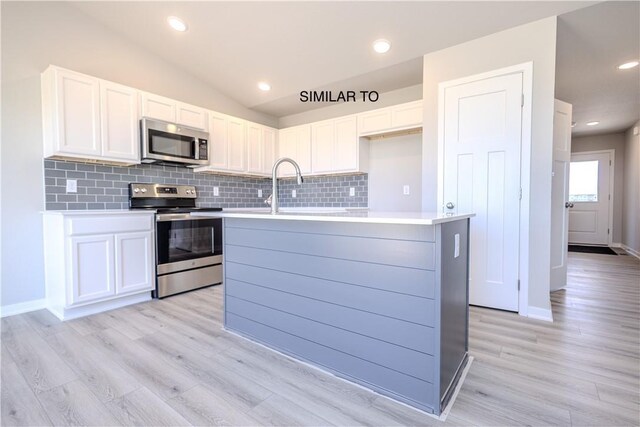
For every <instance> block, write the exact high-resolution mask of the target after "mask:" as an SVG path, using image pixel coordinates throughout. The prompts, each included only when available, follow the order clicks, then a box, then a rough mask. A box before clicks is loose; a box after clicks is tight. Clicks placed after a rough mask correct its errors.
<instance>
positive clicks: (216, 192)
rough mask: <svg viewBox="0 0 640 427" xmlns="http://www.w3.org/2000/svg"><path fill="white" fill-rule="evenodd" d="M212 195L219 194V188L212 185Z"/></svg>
mask: <svg viewBox="0 0 640 427" xmlns="http://www.w3.org/2000/svg"><path fill="white" fill-rule="evenodd" d="M213 195H214V196H219V195H220V188H218V187H213Z"/></svg>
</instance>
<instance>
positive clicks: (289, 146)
mask: <svg viewBox="0 0 640 427" xmlns="http://www.w3.org/2000/svg"><path fill="white" fill-rule="evenodd" d="M278 157H289V158H291V159H293V160H295V162H296V163H298V166H299V167H300V171H301V172H302V174H303V175H305V174H309V173H311V125H302V126H294V127H291V128H287V129H282V130H280V135H279V138H278ZM293 175H295V169H294V168H293V166H291V165H290V164H289V163H283V164H282V165H281V166H280V167H279V168H278V176H293Z"/></svg>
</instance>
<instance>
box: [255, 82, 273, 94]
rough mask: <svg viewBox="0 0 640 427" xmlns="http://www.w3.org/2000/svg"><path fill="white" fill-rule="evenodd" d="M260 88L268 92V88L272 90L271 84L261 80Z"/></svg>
mask: <svg viewBox="0 0 640 427" xmlns="http://www.w3.org/2000/svg"><path fill="white" fill-rule="evenodd" d="M258 89H260V90H263V91H265V92H266V91H268V90H271V85H270V84H269V83H267V82H260V83H258Z"/></svg>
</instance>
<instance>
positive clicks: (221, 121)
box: [196, 113, 229, 171]
mask: <svg viewBox="0 0 640 427" xmlns="http://www.w3.org/2000/svg"><path fill="white" fill-rule="evenodd" d="M228 164H229V160H228V156H227V118H226V116H223V115H221V114H215V113H210V114H209V166H205V167H203V168H197V169H196V171H199V170H207V169H215V170H226V169H227V165H228Z"/></svg>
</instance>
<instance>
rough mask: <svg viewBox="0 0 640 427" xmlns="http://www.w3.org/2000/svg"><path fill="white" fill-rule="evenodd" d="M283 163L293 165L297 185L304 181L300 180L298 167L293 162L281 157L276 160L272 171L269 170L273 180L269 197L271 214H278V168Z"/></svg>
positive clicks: (300, 175)
mask: <svg viewBox="0 0 640 427" xmlns="http://www.w3.org/2000/svg"><path fill="white" fill-rule="evenodd" d="M284 162H289V163H291V164H292V165H293V167H294V168H296V178H297V179H298V185H300V184H302V182H303V181H304V179H303V178H302V174H301V173H300V166H298V164H297V163H296V162H295V160H293V159H290V158H288V157H282V158H280V159H278V160H276V162H275V163H274V164H273V169H271V179H272V180H273V183H272V185H273V187H272V191H271V196H269V197H270V198H271V213H272V214H277V213H278V166H280V164H281V163H284Z"/></svg>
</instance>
